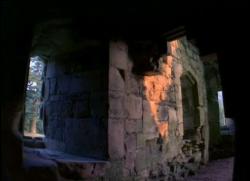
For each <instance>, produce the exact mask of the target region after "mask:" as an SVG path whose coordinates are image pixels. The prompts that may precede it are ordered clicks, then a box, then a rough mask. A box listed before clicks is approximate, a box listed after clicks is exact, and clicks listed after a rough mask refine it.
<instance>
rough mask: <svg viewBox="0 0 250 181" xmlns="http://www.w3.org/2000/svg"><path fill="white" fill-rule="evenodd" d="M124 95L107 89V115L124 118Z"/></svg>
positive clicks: (126, 114) (125, 114)
mask: <svg viewBox="0 0 250 181" xmlns="http://www.w3.org/2000/svg"><path fill="white" fill-rule="evenodd" d="M124 99H125V96H124V94H123V93H121V92H117V91H109V117H110V118H126V117H127V116H128V113H127V110H126V107H125V102H124Z"/></svg>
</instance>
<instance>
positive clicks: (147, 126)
mask: <svg viewBox="0 0 250 181" xmlns="http://www.w3.org/2000/svg"><path fill="white" fill-rule="evenodd" d="M143 133H145V134H146V135H147V138H148V139H150V138H154V137H157V136H158V129H157V125H156V120H154V117H153V115H152V110H151V106H150V103H149V102H148V101H143Z"/></svg>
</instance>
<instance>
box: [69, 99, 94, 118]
mask: <svg viewBox="0 0 250 181" xmlns="http://www.w3.org/2000/svg"><path fill="white" fill-rule="evenodd" d="M89 116H90V109H89V102H88V100H80V101H77V102H75V103H74V106H73V117H74V118H84V117H89Z"/></svg>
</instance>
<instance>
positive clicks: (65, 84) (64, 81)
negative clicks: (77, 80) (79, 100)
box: [57, 76, 71, 94]
mask: <svg viewBox="0 0 250 181" xmlns="http://www.w3.org/2000/svg"><path fill="white" fill-rule="evenodd" d="M70 89H71V76H61V77H58V78H57V94H68V93H69V92H70Z"/></svg>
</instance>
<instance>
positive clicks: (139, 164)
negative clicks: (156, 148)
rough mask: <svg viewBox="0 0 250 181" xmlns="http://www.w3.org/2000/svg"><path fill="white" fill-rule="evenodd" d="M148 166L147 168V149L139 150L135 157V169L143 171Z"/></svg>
mask: <svg viewBox="0 0 250 181" xmlns="http://www.w3.org/2000/svg"><path fill="white" fill-rule="evenodd" d="M146 168H147V157H146V151H145V150H144V149H140V150H137V151H136V159H135V169H136V171H137V172H141V171H142V170H144V169H146Z"/></svg>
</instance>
